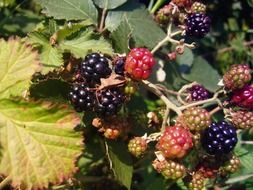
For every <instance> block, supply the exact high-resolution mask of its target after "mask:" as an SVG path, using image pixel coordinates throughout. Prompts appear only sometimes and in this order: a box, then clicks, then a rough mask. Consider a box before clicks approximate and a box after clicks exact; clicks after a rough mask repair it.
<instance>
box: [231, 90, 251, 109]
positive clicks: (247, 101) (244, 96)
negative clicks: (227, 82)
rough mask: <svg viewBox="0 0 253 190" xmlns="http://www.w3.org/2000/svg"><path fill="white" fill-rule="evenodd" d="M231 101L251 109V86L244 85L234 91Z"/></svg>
mask: <svg viewBox="0 0 253 190" xmlns="http://www.w3.org/2000/svg"><path fill="white" fill-rule="evenodd" d="M231 102H232V103H233V104H235V105H236V106H239V107H243V108H247V109H250V110H253V86H245V87H244V88H242V89H239V90H236V91H234V92H233V94H232V98H231Z"/></svg>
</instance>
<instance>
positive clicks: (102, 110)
mask: <svg viewBox="0 0 253 190" xmlns="http://www.w3.org/2000/svg"><path fill="white" fill-rule="evenodd" d="M124 100H125V96H124V94H123V93H122V92H121V90H120V89H118V88H112V89H106V90H104V91H102V92H101V93H98V94H97V103H96V106H95V112H97V113H98V114H99V115H102V116H110V115H116V113H117V112H118V111H119V110H120V108H121V106H122V104H123V103H124Z"/></svg>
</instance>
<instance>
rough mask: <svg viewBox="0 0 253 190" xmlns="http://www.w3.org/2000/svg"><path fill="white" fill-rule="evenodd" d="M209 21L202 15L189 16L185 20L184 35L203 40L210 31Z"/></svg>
mask: <svg viewBox="0 0 253 190" xmlns="http://www.w3.org/2000/svg"><path fill="white" fill-rule="evenodd" d="M210 24H211V20H210V18H209V17H208V16H206V15H205V14H203V13H193V14H190V15H189V16H188V17H187V19H186V34H187V35H188V36H193V37H197V38H203V37H204V36H205V35H206V34H207V33H208V32H209V31H210Z"/></svg>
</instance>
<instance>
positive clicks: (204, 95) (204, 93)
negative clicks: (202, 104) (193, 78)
mask: <svg viewBox="0 0 253 190" xmlns="http://www.w3.org/2000/svg"><path fill="white" fill-rule="evenodd" d="M187 92H189V93H190V96H189V97H188V99H189V101H200V100H206V99H208V98H210V96H211V95H210V92H209V91H208V90H207V89H206V88H205V87H204V86H202V85H200V84H195V85H193V86H192V87H190V88H188V89H187Z"/></svg>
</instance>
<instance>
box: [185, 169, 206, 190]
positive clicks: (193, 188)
mask: <svg viewBox="0 0 253 190" xmlns="http://www.w3.org/2000/svg"><path fill="white" fill-rule="evenodd" d="M187 187H188V189H189V190H202V189H204V187H205V178H204V177H203V176H202V174H201V173H195V174H194V175H193V176H192V179H191V181H190V182H189V183H188V184H187Z"/></svg>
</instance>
